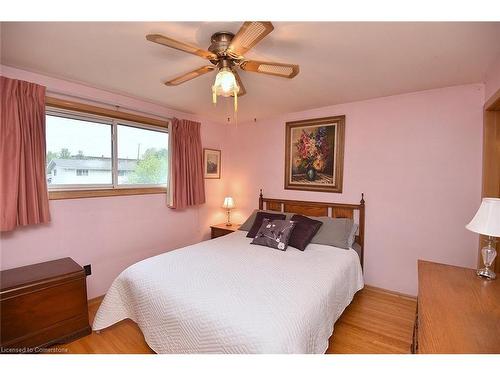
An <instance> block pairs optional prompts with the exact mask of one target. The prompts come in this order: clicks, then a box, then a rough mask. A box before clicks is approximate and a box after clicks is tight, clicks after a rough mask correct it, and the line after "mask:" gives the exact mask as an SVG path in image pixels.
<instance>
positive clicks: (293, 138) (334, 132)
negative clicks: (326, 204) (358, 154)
mask: <svg viewBox="0 0 500 375" xmlns="http://www.w3.org/2000/svg"><path fill="white" fill-rule="evenodd" d="M344 132H345V116H335V117H325V118H318V119H311V120H302V121H294V122H287V123H286V136H285V137H286V138H285V189H292V190H310V191H325V192H332V193H341V192H342V176H343V170H344Z"/></svg>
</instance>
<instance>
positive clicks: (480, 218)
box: [465, 198, 500, 237]
mask: <svg viewBox="0 0 500 375" xmlns="http://www.w3.org/2000/svg"><path fill="white" fill-rule="evenodd" d="M465 227H466V228H467V229H468V230H470V231H472V232H476V233H479V234H483V235H485V236H492V237H500V199H499V198H483V201H482V202H481V206H480V207H479V210H477V212H476V216H474V218H473V219H472V221H471V222H470V223H469V224H467V225H466V226H465Z"/></svg>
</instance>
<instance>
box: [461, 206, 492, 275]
mask: <svg viewBox="0 0 500 375" xmlns="http://www.w3.org/2000/svg"><path fill="white" fill-rule="evenodd" d="M465 227H466V228H467V229H468V230H470V231H472V232H476V233H479V234H482V235H484V236H488V239H487V245H486V246H485V247H483V248H482V249H481V256H482V258H483V263H484V267H483V268H481V269H478V270H477V274H478V275H479V276H483V277H486V278H487V279H490V280H493V279H495V278H496V275H495V272H493V271H492V270H491V269H490V267H491V264H492V263H493V261H494V260H495V257H496V256H497V252H496V250H495V247H494V246H493V244H494V243H495V242H496V241H495V239H494V237H500V199H499V198H483V201H482V202H481V206H480V207H479V210H477V212H476V216H474V218H473V219H472V221H471V222H470V223H469V224H467V225H466V226H465Z"/></svg>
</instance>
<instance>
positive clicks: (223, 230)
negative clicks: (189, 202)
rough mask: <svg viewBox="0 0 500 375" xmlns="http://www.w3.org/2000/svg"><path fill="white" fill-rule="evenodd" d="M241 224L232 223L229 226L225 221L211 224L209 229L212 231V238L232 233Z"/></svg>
mask: <svg viewBox="0 0 500 375" xmlns="http://www.w3.org/2000/svg"><path fill="white" fill-rule="evenodd" d="M240 226H241V224H233V225H231V226H227V225H226V223H222V224H216V225H211V226H210V229H211V231H212V239H213V238H217V237H222V236H225V235H226V234H229V233H233V232H234V231H235V230H238V228H239V227H240Z"/></svg>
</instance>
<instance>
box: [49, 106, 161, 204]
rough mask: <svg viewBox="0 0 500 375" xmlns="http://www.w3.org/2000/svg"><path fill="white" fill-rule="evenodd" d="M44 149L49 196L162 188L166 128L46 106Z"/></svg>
mask: <svg viewBox="0 0 500 375" xmlns="http://www.w3.org/2000/svg"><path fill="white" fill-rule="evenodd" d="M46 147H47V184H48V187H49V190H50V191H51V192H54V191H58V190H59V191H61V190H63V191H67V190H75V191H78V190H104V189H107V190H119V189H123V191H125V190H131V189H133V188H141V189H144V188H159V187H161V188H163V189H164V188H165V187H166V185H167V175H168V173H167V158H168V152H167V149H168V132H167V128H166V127H165V128H163V127H155V126H152V125H144V124H140V123H132V122H128V121H124V120H118V119H115V118H111V117H104V116H94V115H90V114H85V113H80V112H76V111H66V110H56V109H51V108H47V115H46ZM141 191H144V190H141ZM162 191H164V190H162ZM144 192H145V191H144ZM155 192H157V191H155ZM112 195H119V194H112Z"/></svg>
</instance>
